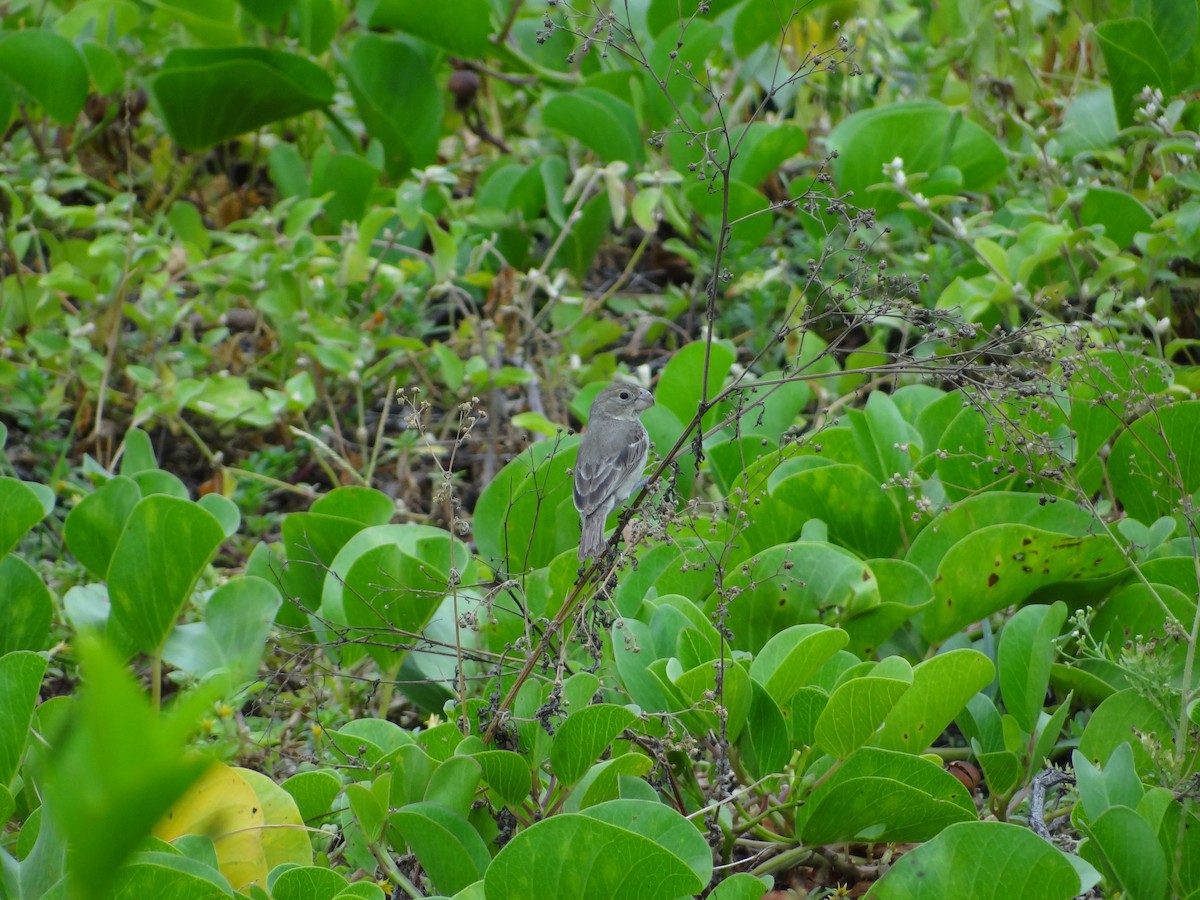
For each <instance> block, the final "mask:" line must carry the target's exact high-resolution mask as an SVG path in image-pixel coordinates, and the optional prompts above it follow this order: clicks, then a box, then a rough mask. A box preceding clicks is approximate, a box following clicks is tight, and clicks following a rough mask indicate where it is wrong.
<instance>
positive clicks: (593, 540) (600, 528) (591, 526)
mask: <svg viewBox="0 0 1200 900" xmlns="http://www.w3.org/2000/svg"><path fill="white" fill-rule="evenodd" d="M603 552H604V517H603V516H599V515H591V516H585V517H584V519H583V534H581V535H580V536H579V561H580V562H583V561H584V560H585V559H587V558H588V557H589V556H599V555H600V554H601V553H603Z"/></svg>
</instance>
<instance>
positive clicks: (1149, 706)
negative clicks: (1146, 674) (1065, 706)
mask: <svg viewBox="0 0 1200 900" xmlns="http://www.w3.org/2000/svg"><path fill="white" fill-rule="evenodd" d="M1174 727H1175V726H1174V723H1172V722H1170V721H1168V720H1167V718H1166V716H1164V715H1163V713H1162V711H1161V710H1160V709H1159V708H1158V707H1157V706H1156V705H1155V704H1154V703H1152V702H1151V701H1150V700H1148V699H1147V698H1145V697H1143V696H1142V695H1141V694H1140V693H1139V692H1138V691H1137V690H1136V689H1134V688H1130V689H1128V690H1124V691H1119V692H1118V693H1116V694H1113V695H1112V696H1111V697H1109V698H1108V699H1107V700H1105V701H1104V702H1103V703H1101V704H1100V705H1099V706H1097V707H1096V709H1095V711H1093V713H1092V717H1091V718H1090V719H1088V723H1087V726H1086V727H1085V728H1084V729H1083V735H1082V736H1081V737H1080V739H1079V751H1078V752H1079V753H1082V754H1083V755H1084V756H1085V757H1086V758H1087V759H1088V760H1090V761H1091V763H1092V765H1094V766H1099V765H1103V764H1104V763H1105V762H1107V761H1108V760H1109V759H1110V758H1111V757H1112V755H1113V752H1114V751H1115V750H1116V749H1117V747H1118V746H1120V745H1121V744H1124V743H1128V744H1129V745H1130V746H1131V747H1132V748H1133V757H1134V760H1135V761H1136V762H1137V768H1138V772H1140V773H1142V774H1143V775H1147V774H1149V773H1151V772H1154V771H1155V764H1154V762H1153V760H1152V759H1151V757H1150V754H1149V753H1148V752H1147V751H1146V749H1145V748H1144V747H1143V746H1142V744H1141V742H1140V741H1138V740H1137V739H1136V738H1135V737H1134V735H1135V733H1138V734H1155V735H1169V734H1171V733H1172V732H1173V730H1174Z"/></svg>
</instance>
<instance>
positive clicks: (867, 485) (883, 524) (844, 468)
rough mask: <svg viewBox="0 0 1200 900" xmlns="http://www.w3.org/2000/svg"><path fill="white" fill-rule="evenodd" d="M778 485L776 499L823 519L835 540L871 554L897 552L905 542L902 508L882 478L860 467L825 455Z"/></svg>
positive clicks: (774, 492) (773, 494)
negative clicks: (830, 458)
mask: <svg viewBox="0 0 1200 900" xmlns="http://www.w3.org/2000/svg"><path fill="white" fill-rule="evenodd" d="M803 462H804V463H805V464H806V468H804V469H803V470H801V471H798V472H796V473H795V474H791V475H788V477H786V478H784V479H783V480H782V481H779V482H778V483H776V484H774V486H773V487H772V489H771V498H772V499H773V500H776V501H778V502H779V503H782V504H784V505H785V506H788V507H790V508H791V509H792V510H793V511H794V513H795V515H796V517H797V518H799V519H801V520H808V519H820V520H821V521H822V522H824V523H825V524H826V525H827V526H828V528H829V540H830V542H832V543H835V544H838V545H839V546H842V547H845V548H846V549H848V550H852V551H854V552H855V553H857V554H859V555H861V556H864V557H867V558H870V557H876V556H878V557H886V556H891V555H893V554H894V553H896V552H897V551H899V550H900V549H901V548H902V547H903V546H904V528H903V525H902V524H901V521H900V512H899V510H898V509H897V508H896V505H895V504H894V503H893V502H892V500H891V498H890V497H889V496H888V492H887V490H886V489H885V488H884V487H883V485H882V483H881V482H880V480H879V479H878V478H876V477H873V476H872V475H870V474H868V473H867V472H866V471H865V470H864V469H862V468H861V467H859V466H850V465H837V464H833V463H830V462H829V461H828V460H824V459H821V458H819V457H807V458H804V459H803Z"/></svg>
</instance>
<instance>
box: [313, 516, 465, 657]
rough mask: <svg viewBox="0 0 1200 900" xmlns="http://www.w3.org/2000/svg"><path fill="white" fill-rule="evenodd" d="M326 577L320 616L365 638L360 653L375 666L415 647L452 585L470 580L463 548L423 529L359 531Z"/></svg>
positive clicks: (444, 535) (404, 527)
mask: <svg viewBox="0 0 1200 900" xmlns="http://www.w3.org/2000/svg"><path fill="white" fill-rule="evenodd" d="M330 572H331V577H329V578H327V579H325V585H324V591H323V593H322V600H321V610H322V614H323V615H324V616H325V617H326V618H327V619H328V620H329V621H330V622H333V623H339V624H343V625H350V626H353V627H354V628H356V629H359V631H358V633H359V634H361V635H362V636H364V637H365V636H370V637H371V639H372V640H371V644H370V645H369V646H368V647H367V652H368V653H369V654H370V655H371V656H372V657H374V658H375V659H376V660H377V661H378V662H379V663H380V665H382V666H388V665H394V664H395V663H396V662H397V661H398V659H399V656H398V655H397V651H398V650H399V649H400V648H403V647H409V646H412V645H413V644H414V643H415V642H416V640H417V637H418V636H419V635H420V633H421V632H422V630H423V629H424V628H425V626H426V625H427V624H428V623H429V621H430V619H431V618H432V617H433V615H434V613H435V612H437V609H438V607H439V606H441V604H442V601H443V599H444V598H445V597H446V595H447V594H448V593H450V591H451V589H452V586H453V585H455V584H458V583H460V582H463V581H465V582H467V583H471V582H472V581H474V563H473V560H472V559H471V556H470V553H469V552H468V550H467V548H466V546H465V545H464V544H463V543H462V542H461V541H458V540H457V539H455V538H452V537H451V536H450V534H449V533H448V532H446V531H443V530H442V529H440V528H434V527H432V526H427V525H376V526H373V527H371V528H366V529H363V530H362V531H360V532H358V533H357V534H355V535H354V536H353V537H352V538H351V539H350V540H349V541H347V542H346V544H345V545H344V546H343V547H342V548H341V550H339V551H338V554H337V557H336V558H335V559H334V560H333V563H332V564H331V566H330ZM388 626H390V629H388ZM383 629H388V630H386V631H385V630H383Z"/></svg>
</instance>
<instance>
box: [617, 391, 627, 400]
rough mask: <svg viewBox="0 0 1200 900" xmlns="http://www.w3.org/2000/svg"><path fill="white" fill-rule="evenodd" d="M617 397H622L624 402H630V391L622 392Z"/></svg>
mask: <svg viewBox="0 0 1200 900" xmlns="http://www.w3.org/2000/svg"><path fill="white" fill-rule="evenodd" d="M617 396H618V397H620V398H621V399H622V400H628V399H629V391H621V393H619V394H617Z"/></svg>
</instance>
